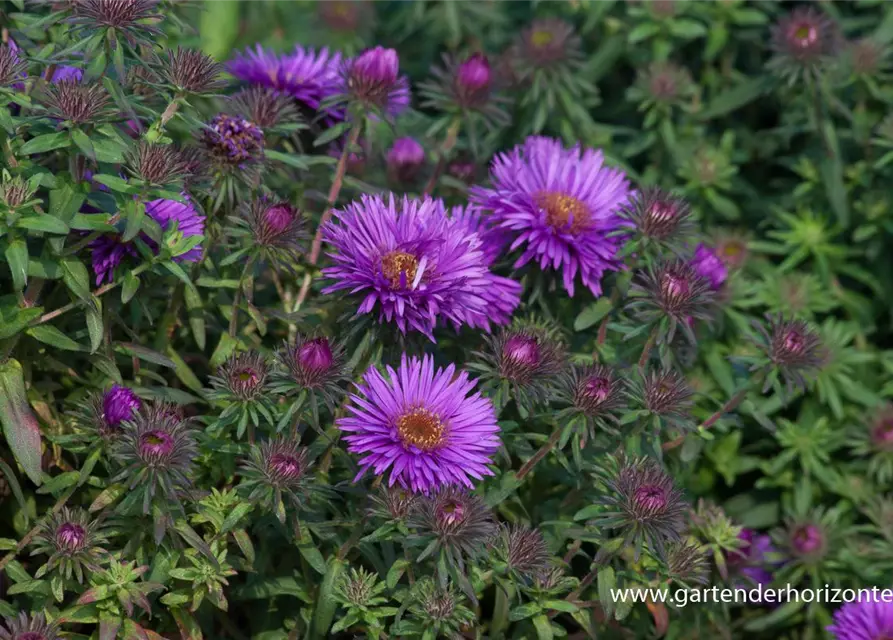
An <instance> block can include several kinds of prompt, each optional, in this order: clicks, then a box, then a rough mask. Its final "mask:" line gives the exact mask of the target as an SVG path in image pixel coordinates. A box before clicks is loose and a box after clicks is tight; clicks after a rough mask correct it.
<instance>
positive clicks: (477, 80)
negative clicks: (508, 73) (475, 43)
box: [456, 53, 493, 93]
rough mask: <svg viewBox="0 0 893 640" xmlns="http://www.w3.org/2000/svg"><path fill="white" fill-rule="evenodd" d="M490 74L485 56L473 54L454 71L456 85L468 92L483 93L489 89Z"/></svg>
mask: <svg viewBox="0 0 893 640" xmlns="http://www.w3.org/2000/svg"><path fill="white" fill-rule="evenodd" d="M492 75H493V74H492V72H491V71H490V63H489V62H488V61H487V56H485V55H484V54H482V53H475V54H474V55H472V56H471V57H469V58H468V59H467V60H465V62H462V63H461V64H460V65H459V68H458V70H457V71H456V84H457V85H458V86H459V87H460V88H461V89H462V90H463V91H468V92H472V93H473V92H478V91H485V90H487V89H489V88H490V84H491V82H492V79H493V78H492Z"/></svg>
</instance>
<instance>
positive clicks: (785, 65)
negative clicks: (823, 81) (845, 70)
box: [769, 6, 840, 81]
mask: <svg viewBox="0 0 893 640" xmlns="http://www.w3.org/2000/svg"><path fill="white" fill-rule="evenodd" d="M839 45H840V34H839V31H838V28H837V25H836V24H835V23H834V21H833V20H832V19H831V18H830V17H828V15H827V14H825V13H824V12H822V11H820V10H818V9H815V8H814V7H804V6H800V7H797V8H795V9H794V10H793V11H792V12H791V13H790V14H788V15H786V16H784V17H783V18H781V19H780V20H779V21H778V22H777V23H776V24H775V25H774V26H773V27H772V37H771V47H772V50H773V52H774V53H775V56H774V57H773V58H772V60H771V61H770V63H769V65H770V67H771V68H772V69H774V70H775V71H777V72H778V73H779V74H781V75H782V76H783V77H785V78H787V79H788V80H789V81H794V80H796V79H797V78H798V77H799V76H800V75H801V74H804V73H805V74H815V73H818V72H819V71H820V70H821V68H822V66H823V65H824V63H825V62H826V60H828V59H829V58H831V57H832V56H833V55H834V54H835V53H836V52H837V50H838V48H839Z"/></svg>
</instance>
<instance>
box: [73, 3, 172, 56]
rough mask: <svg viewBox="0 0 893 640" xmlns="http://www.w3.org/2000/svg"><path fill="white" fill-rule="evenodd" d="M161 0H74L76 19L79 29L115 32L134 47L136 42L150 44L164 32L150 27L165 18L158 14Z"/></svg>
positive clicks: (75, 22)
mask: <svg viewBox="0 0 893 640" xmlns="http://www.w3.org/2000/svg"><path fill="white" fill-rule="evenodd" d="M158 2H159V0H72V2H71V5H72V8H73V17H72V18H71V19H70V22H72V23H73V24H75V25H77V28H80V27H86V28H87V29H90V30H91V31H104V30H107V29H114V30H115V31H116V32H118V33H120V34H122V35H123V36H124V38H125V39H126V40H127V41H128V42H129V43H130V44H131V46H133V45H134V44H135V43H136V41H137V40H144V41H148V39H149V38H151V37H152V36H157V35H160V34H161V30H160V29H159V28H158V27H156V26H154V25H153V24H151V21H153V20H155V19H161V18H162V17H163V15H162V14H161V13H157V12H156V11H157V10H158Z"/></svg>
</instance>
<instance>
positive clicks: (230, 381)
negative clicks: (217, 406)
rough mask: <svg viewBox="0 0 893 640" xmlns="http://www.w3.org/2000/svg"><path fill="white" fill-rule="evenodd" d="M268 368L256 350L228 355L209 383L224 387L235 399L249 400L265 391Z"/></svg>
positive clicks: (220, 387)
mask: <svg viewBox="0 0 893 640" xmlns="http://www.w3.org/2000/svg"><path fill="white" fill-rule="evenodd" d="M267 374H268V368H267V363H266V361H265V360H264V357H263V356H262V355H261V354H260V353H258V352H257V351H248V352H245V353H238V354H234V355H232V356H230V357H229V358H228V359H227V361H226V362H224V363H223V364H222V365H221V366H220V368H219V369H217V376H216V377H212V378H211V384H212V385H213V386H214V387H216V388H218V389H225V390H226V392H227V393H228V394H229V395H230V396H231V397H232V398H234V399H235V400H238V401H240V402H250V401H252V400H256V399H257V398H259V397H260V396H261V395H262V394H263V393H264V392H265V391H266V382H267Z"/></svg>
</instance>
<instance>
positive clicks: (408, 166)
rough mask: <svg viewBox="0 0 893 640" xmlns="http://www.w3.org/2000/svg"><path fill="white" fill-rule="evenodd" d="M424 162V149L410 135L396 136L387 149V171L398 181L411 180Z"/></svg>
mask: <svg viewBox="0 0 893 640" xmlns="http://www.w3.org/2000/svg"><path fill="white" fill-rule="evenodd" d="M424 164H425V149H424V147H422V145H421V144H419V142H418V140H416V139H415V138H412V137H410V136H406V137H404V138H397V139H396V140H394V144H393V146H391V148H390V150H389V151H388V171H389V172H390V174H391V176H393V177H394V179H396V180H397V181H398V182H411V181H412V180H413V179H414V178H415V177H416V176H417V175H418V173H419V170H420V169H421V168H422V166H423V165H424Z"/></svg>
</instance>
